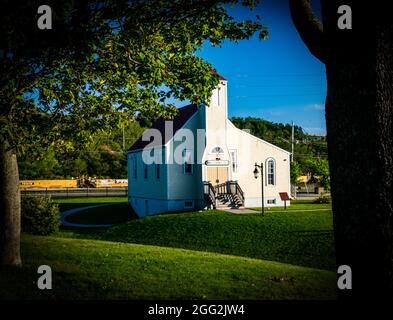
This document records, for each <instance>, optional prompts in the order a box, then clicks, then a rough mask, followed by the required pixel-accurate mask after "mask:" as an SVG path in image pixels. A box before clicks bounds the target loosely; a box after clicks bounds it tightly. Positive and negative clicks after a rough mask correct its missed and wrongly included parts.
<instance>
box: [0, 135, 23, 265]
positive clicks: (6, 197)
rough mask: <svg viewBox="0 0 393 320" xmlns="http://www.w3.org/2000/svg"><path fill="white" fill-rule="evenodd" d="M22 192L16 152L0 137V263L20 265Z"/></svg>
mask: <svg viewBox="0 0 393 320" xmlns="http://www.w3.org/2000/svg"><path fill="white" fill-rule="evenodd" d="M20 264H21V257H20V192H19V173H18V164H17V161H16V154H15V152H14V150H12V149H10V148H9V144H8V142H7V140H4V139H3V138H0V265H3V266H4V265H9V266H19V265H20Z"/></svg>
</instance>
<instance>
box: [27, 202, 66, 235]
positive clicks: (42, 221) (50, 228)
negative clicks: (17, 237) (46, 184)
mask: <svg viewBox="0 0 393 320" xmlns="http://www.w3.org/2000/svg"><path fill="white" fill-rule="evenodd" d="M59 218H60V211H59V206H58V205H57V204H56V203H54V202H53V201H52V199H51V198H49V197H23V198H22V220H21V224H22V231H23V232H28V233H32V234H36V235H41V236H46V235H49V234H52V233H54V232H56V231H58V230H59V225H60V219H59Z"/></svg>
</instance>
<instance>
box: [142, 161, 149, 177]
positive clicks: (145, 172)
mask: <svg viewBox="0 0 393 320" xmlns="http://www.w3.org/2000/svg"><path fill="white" fill-rule="evenodd" d="M143 178H144V179H145V180H149V168H148V165H147V164H146V163H145V164H144V165H143Z"/></svg>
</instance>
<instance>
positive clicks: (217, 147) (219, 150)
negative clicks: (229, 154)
mask: <svg viewBox="0 0 393 320" xmlns="http://www.w3.org/2000/svg"><path fill="white" fill-rule="evenodd" d="M210 153H224V149H223V148H221V147H220V146H216V147H214V148H213V149H212V151H211V152H210Z"/></svg>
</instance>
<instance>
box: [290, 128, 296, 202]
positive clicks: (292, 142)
mask: <svg viewBox="0 0 393 320" xmlns="http://www.w3.org/2000/svg"><path fill="white" fill-rule="evenodd" d="M294 146H295V125H294V123H293V121H292V137H291V164H290V165H291V166H292V165H293V152H294V150H295V148H294ZM291 189H292V190H291V193H292V194H293V195H294V196H295V199H296V185H291Z"/></svg>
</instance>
